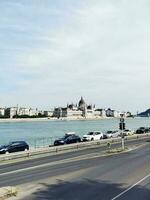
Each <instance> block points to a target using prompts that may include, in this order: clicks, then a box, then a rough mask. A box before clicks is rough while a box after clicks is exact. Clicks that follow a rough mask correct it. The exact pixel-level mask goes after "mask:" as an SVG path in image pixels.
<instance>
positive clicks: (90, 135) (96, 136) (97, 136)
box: [83, 131, 103, 141]
mask: <svg viewBox="0 0 150 200" xmlns="http://www.w3.org/2000/svg"><path fill="white" fill-rule="evenodd" d="M101 139H103V133H102V132H98V131H93V132H89V133H88V134H86V135H83V141H93V140H101Z"/></svg>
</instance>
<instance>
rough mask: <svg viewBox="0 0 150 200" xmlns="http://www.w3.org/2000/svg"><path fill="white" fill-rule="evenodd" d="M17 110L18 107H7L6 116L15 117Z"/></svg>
mask: <svg viewBox="0 0 150 200" xmlns="http://www.w3.org/2000/svg"><path fill="white" fill-rule="evenodd" d="M17 111H18V107H10V108H6V110H5V116H6V117H10V118H13V117H14V116H16V115H17Z"/></svg>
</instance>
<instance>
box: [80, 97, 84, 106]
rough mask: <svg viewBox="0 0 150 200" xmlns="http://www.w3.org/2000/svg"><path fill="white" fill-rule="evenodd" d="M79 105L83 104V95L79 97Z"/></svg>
mask: <svg viewBox="0 0 150 200" xmlns="http://www.w3.org/2000/svg"><path fill="white" fill-rule="evenodd" d="M81 105H85V101H84V99H83V97H81V99H80V101H79V106H81Z"/></svg>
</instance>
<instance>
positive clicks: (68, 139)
mask: <svg viewBox="0 0 150 200" xmlns="http://www.w3.org/2000/svg"><path fill="white" fill-rule="evenodd" d="M77 142H81V138H80V137H79V136H78V135H75V134H66V135H65V136H64V137H62V138H59V139H57V140H55V141H54V146H58V145H64V144H72V143H77Z"/></svg>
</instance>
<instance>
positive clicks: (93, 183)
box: [0, 139, 150, 200]
mask: <svg viewBox="0 0 150 200" xmlns="http://www.w3.org/2000/svg"><path fill="white" fill-rule="evenodd" d="M147 140H148V139H143V140H137V141H132V142H131V141H130V142H126V145H127V146H128V148H129V149H131V148H133V149H132V151H127V152H125V153H119V154H114V155H109V156H105V155H104V154H103V153H102V152H104V150H106V147H99V148H92V149H84V150H79V151H75V152H68V153H64V154H58V155H53V156H46V157H42V158H37V159H31V160H30V159H28V160H26V161H21V162H18V163H12V164H3V165H0V187H4V186H8V185H9V186H17V187H18V188H19V189H20V194H19V195H18V197H17V198H13V199H15V200H19V199H20V200H41V199H42V200H70V199H71V200H91V199H93V200H115V199H118V200H150V142H148V141H147ZM137 145H140V146H139V147H138V148H137ZM118 146H119V144H114V148H117V147H118ZM135 147H136V148H135Z"/></svg>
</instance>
